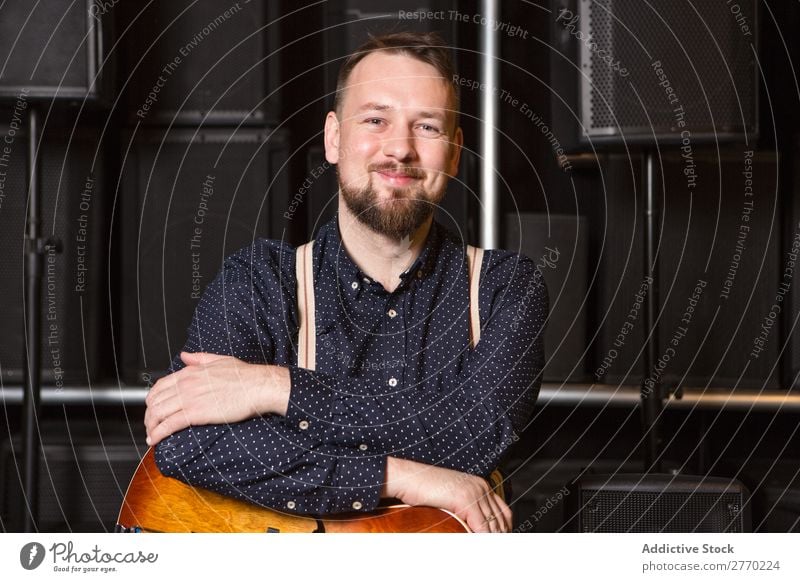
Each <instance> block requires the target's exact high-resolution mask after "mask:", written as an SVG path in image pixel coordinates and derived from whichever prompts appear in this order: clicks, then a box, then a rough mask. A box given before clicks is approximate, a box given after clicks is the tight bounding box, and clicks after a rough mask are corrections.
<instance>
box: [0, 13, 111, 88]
mask: <svg viewBox="0 0 800 582" xmlns="http://www.w3.org/2000/svg"><path fill="white" fill-rule="evenodd" d="M102 4H111V3H110V2H105V3H101V2H97V1H96V0H48V1H47V2H33V3H31V2H27V1H26V0H7V1H6V2H3V3H2V6H0V62H1V63H2V67H0V98H13V99H16V98H17V97H18V96H19V95H20V94H24V95H25V97H26V98H28V99H53V98H55V99H70V100H83V99H89V100H100V101H105V102H108V100H109V97H110V90H111V86H112V83H113V79H114V67H113V60H112V59H111V58H109V57H110V55H109V54H107V52H106V51H107V50H108V48H109V47H111V46H112V44H113V36H112V34H111V33H112V30H113V23H112V19H111V18H110V17H109V15H108V14H107V10H105V9H103V8H102V6H101V5H102Z"/></svg>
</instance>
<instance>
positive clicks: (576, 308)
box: [505, 213, 589, 382]
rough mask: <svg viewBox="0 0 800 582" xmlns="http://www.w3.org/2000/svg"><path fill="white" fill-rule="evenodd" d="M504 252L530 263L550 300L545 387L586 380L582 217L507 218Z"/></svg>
mask: <svg viewBox="0 0 800 582" xmlns="http://www.w3.org/2000/svg"><path fill="white" fill-rule="evenodd" d="M506 237H507V238H506V243H505V248H507V249H509V250H511V251H515V252H520V253H522V254H523V255H526V256H527V257H529V258H530V259H532V260H533V261H534V262H535V263H536V265H537V266H539V268H540V269H541V271H542V273H543V275H544V280H545V283H547V291H548V294H549V296H550V314H549V316H548V320H547V329H546V331H545V336H544V349H545V367H544V381H545V382H581V381H584V380H586V359H587V358H586V353H587V342H586V331H587V328H586V311H587V309H586V306H587V302H588V284H587V277H588V258H587V254H588V247H589V240H588V232H587V223H586V219H585V218H584V217H582V216H570V215H555V214H549V215H548V214H527V213H523V214H507V215H506Z"/></svg>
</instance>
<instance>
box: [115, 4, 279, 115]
mask: <svg viewBox="0 0 800 582" xmlns="http://www.w3.org/2000/svg"><path fill="white" fill-rule="evenodd" d="M278 5H279V3H278V2H264V1H256V2H233V3H230V4H220V3H219V2H215V1H214V0H199V1H196V0H191V1H190V0H177V1H176V0H172V1H170V2H151V3H142V2H124V3H121V4H120V5H119V6H115V7H114V11H115V12H116V13H117V15H118V18H119V22H118V29H119V30H120V31H121V32H120V34H121V35H122V40H123V41H124V42H123V43H122V44H121V46H120V50H121V63H122V64H123V66H122V67H121V71H120V89H121V90H122V91H123V92H124V95H125V101H126V102H127V105H128V109H129V122H130V123H147V124H186V125H197V124H200V123H201V122H202V123H204V124H209V125H224V124H238V123H248V124H263V123H277V122H278V121H279V118H280V99H279V92H278V85H279V84H280V83H279V80H278V75H279V61H280V55H281V51H280V46H281V45H280V21H279V20H278ZM122 31H124V32H122Z"/></svg>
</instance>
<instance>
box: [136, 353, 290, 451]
mask: <svg viewBox="0 0 800 582" xmlns="http://www.w3.org/2000/svg"><path fill="white" fill-rule="evenodd" d="M181 360H183V362H184V363H185V364H186V367H185V368H183V369H182V370H179V371H177V372H175V373H174V374H170V375H169V376H166V377H164V378H162V379H160V380H159V381H158V382H156V383H155V384H154V385H153V387H152V388H151V389H150V392H149V393H148V395H147V398H146V399H145V404H146V405H147V411H146V412H145V415H144V424H145V428H146V429H147V444H148V445H151V446H155V445H156V444H158V443H159V442H160V441H161V440H163V439H165V438H166V437H168V436H169V435H171V434H173V433H175V432H178V431H179V430H182V429H184V428H186V427H188V426H196V425H203V424H225V423H230V422H239V421H242V420H246V419H248V418H253V417H256V416H259V415H261V414H269V413H274V414H283V415H285V414H286V408H287V406H288V402H289V392H290V388H291V381H290V379H289V370H287V369H286V368H284V367H282V366H270V365H259V364H248V363H246V362H243V361H241V360H238V359H236V358H234V357H231V356H218V355H215V354H205V353H195V354H192V353H188V352H181Z"/></svg>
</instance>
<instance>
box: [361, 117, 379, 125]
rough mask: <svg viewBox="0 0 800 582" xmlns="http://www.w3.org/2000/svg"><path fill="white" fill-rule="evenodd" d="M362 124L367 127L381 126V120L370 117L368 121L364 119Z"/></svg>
mask: <svg viewBox="0 0 800 582" xmlns="http://www.w3.org/2000/svg"><path fill="white" fill-rule="evenodd" d="M364 122H365V123H367V124H368V125H382V124H383V119H381V118H380V117H370V118H368V119H365V120H364Z"/></svg>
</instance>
